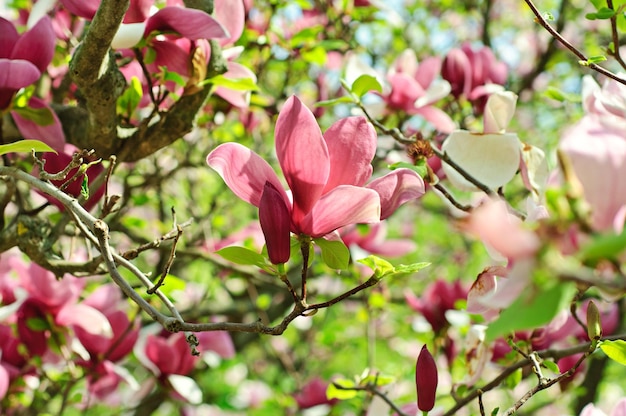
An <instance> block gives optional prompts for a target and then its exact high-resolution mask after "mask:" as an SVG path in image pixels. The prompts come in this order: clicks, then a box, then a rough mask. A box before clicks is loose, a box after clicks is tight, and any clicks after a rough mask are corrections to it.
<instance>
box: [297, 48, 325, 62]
mask: <svg viewBox="0 0 626 416" xmlns="http://www.w3.org/2000/svg"><path fill="white" fill-rule="evenodd" d="M300 55H301V56H302V59H304V61H305V62H308V63H311V64H315V65H319V66H322V65H324V64H325V63H326V49H324V48H323V47H322V46H315V47H313V48H310V49H302V50H301V51H300Z"/></svg>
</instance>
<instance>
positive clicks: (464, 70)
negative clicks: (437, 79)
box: [441, 43, 508, 114]
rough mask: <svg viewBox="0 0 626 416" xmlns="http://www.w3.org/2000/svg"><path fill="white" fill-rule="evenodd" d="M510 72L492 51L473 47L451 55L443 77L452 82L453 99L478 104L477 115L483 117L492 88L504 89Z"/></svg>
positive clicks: (476, 106)
mask: <svg viewBox="0 0 626 416" xmlns="http://www.w3.org/2000/svg"><path fill="white" fill-rule="evenodd" d="M507 75H508V70H507V67H506V65H505V64H504V63H503V62H498V61H497V60H496V58H495V56H494V55H493V52H492V51H491V49H490V48H488V47H486V46H483V47H482V48H480V49H478V50H475V49H473V48H472V47H471V45H470V44H469V43H464V44H463V45H462V46H461V48H460V49H459V48H454V49H452V50H450V52H448V55H447V56H446V57H445V59H444V60H443V66H442V68H441V76H442V77H443V79H445V80H447V81H448V82H450V85H451V92H452V95H454V96H455V97H457V98H458V97H460V96H464V97H465V98H467V99H468V100H470V101H471V102H472V104H474V111H475V112H476V114H482V112H483V109H484V107H485V103H486V100H487V97H488V95H489V94H490V93H491V92H492V90H491V89H490V88H489V87H488V86H489V84H497V85H504V83H505V82H506V78H507Z"/></svg>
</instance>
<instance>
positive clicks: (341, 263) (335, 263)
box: [313, 238, 350, 270]
mask: <svg viewBox="0 0 626 416" xmlns="http://www.w3.org/2000/svg"><path fill="white" fill-rule="evenodd" d="M313 241H314V242H315V244H316V245H317V246H318V247H319V248H320V249H321V250H322V261H323V262H324V264H326V265H327V266H328V267H330V268H331V269H337V270H344V269H347V268H348V264H349V262H350V250H348V247H346V245H345V244H344V243H343V241H340V240H326V239H324V238H316V239H314V240H313Z"/></svg>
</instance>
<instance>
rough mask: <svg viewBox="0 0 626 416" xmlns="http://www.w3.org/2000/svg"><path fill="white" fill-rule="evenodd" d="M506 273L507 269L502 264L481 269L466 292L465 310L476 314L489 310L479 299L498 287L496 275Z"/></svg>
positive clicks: (490, 293)
mask: <svg viewBox="0 0 626 416" xmlns="http://www.w3.org/2000/svg"><path fill="white" fill-rule="evenodd" d="M506 275H507V270H506V268H505V267H502V266H493V267H487V268H486V269H485V270H483V271H482V272H481V273H480V274H479V275H478V277H477V278H476V281H474V284H472V287H471V288H470V290H469V292H468V293H467V307H466V309H467V311H468V312H469V313H476V314H484V313H486V312H488V311H491V310H492V308H491V307H490V306H489V305H485V304H484V303H483V302H481V299H483V298H484V297H485V296H489V295H492V294H493V293H495V292H496V290H497V288H498V284H497V279H496V276H500V277H503V276H506Z"/></svg>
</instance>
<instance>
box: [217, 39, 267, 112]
mask: <svg viewBox="0 0 626 416" xmlns="http://www.w3.org/2000/svg"><path fill="white" fill-rule="evenodd" d="M231 49H234V48H231ZM226 67H227V68H228V71H226V72H225V73H224V74H223V75H224V77H225V78H229V79H241V78H249V79H252V80H253V81H254V82H255V83H256V81H257V78H256V74H255V73H254V72H252V71H251V70H250V68H248V67H245V66H243V65H241V64H238V63H237V62H227V63H226ZM215 94H217V95H219V96H220V97H222V98H223V99H225V100H226V101H228V102H229V103H231V104H232V105H234V106H235V107H239V108H245V107H248V106H249V105H250V91H235V90H231V89H228V88H225V87H218V88H217V89H216V90H215Z"/></svg>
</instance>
